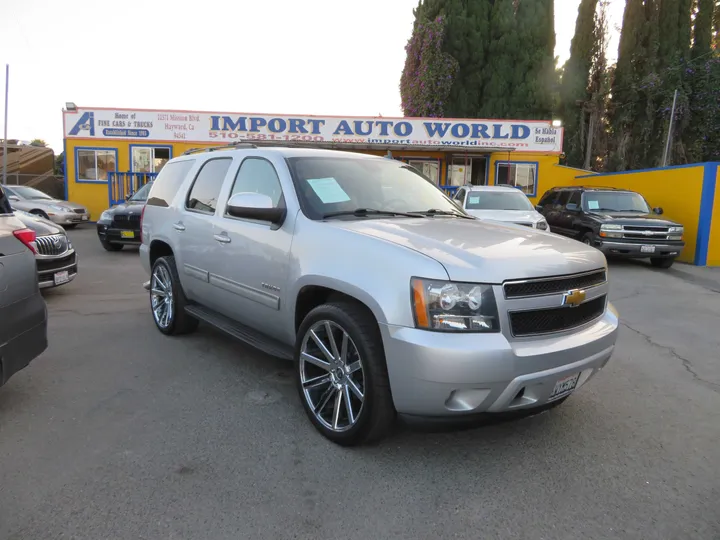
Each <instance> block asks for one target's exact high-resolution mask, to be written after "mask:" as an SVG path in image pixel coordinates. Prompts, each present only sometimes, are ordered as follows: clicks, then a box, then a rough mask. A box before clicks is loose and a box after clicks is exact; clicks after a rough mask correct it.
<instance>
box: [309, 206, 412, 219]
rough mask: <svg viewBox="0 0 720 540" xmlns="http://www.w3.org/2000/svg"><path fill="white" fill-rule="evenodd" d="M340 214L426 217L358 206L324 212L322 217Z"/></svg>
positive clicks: (326, 217)
mask: <svg viewBox="0 0 720 540" xmlns="http://www.w3.org/2000/svg"><path fill="white" fill-rule="evenodd" d="M338 216H357V217H366V216H402V217H413V218H418V217H425V216H424V215H422V214H421V213H409V212H393V211H392V210H376V209H374V208H356V209H355V210H345V211H344V212H330V213H329V214H323V215H322V216H321V219H328V218H332V217H338Z"/></svg>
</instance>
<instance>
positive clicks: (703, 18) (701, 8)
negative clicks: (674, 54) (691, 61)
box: [692, 0, 720, 58]
mask: <svg viewBox="0 0 720 540" xmlns="http://www.w3.org/2000/svg"><path fill="white" fill-rule="evenodd" d="M715 3H716V0H698V6H697V13H696V15H695V28H694V31H693V45H692V57H693V58H697V57H698V56H706V55H707V54H708V53H710V51H712V45H713V10H714V8H715ZM718 14H720V6H718V10H717V14H715V15H716V16H719V15H718Z"/></svg>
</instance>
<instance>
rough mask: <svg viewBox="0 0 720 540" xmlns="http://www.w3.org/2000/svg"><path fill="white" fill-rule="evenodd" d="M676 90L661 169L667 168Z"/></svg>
mask: <svg viewBox="0 0 720 540" xmlns="http://www.w3.org/2000/svg"><path fill="white" fill-rule="evenodd" d="M677 95H678V91H677V88H676V89H675V95H674V96H673V105H672V112H671V113H670V127H668V134H667V142H666V143H665V152H664V153H663V164H662V166H663V167H667V162H668V156H669V154H670V141H671V140H672V132H673V123H674V122H675V104H676V103H677Z"/></svg>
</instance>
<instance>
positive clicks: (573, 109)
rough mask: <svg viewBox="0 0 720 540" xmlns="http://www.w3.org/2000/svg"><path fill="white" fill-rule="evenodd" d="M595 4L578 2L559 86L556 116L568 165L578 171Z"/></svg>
mask: <svg viewBox="0 0 720 540" xmlns="http://www.w3.org/2000/svg"><path fill="white" fill-rule="evenodd" d="M597 7H598V0H581V2H580V6H579V8H578V16H577V20H576V22H575V35H574V37H573V39H572V42H571V44H570V58H569V59H568V61H567V62H566V63H565V66H564V67H563V72H562V82H561V83H560V105H559V108H558V115H559V117H560V118H562V119H563V122H564V125H565V134H566V137H565V142H564V145H565V148H564V150H565V155H566V159H567V163H568V165H570V166H572V167H580V166H581V165H582V164H583V162H584V151H585V141H586V130H587V124H588V122H587V121H586V114H585V113H586V112H587V107H586V103H587V102H588V101H589V100H590V98H591V94H590V88H589V80H590V70H591V69H592V67H593V57H594V55H595V54H596V52H597V49H598V42H597V33H596V31H595V23H596V12H597Z"/></svg>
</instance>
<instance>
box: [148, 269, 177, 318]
mask: <svg viewBox="0 0 720 540" xmlns="http://www.w3.org/2000/svg"><path fill="white" fill-rule="evenodd" d="M150 304H151V307H152V312H153V318H154V319H155V323H156V324H157V325H158V326H159V327H160V328H163V329H165V328H167V327H168V326H170V323H171V322H172V317H173V312H174V304H173V293H172V280H171V278H170V273H169V272H168V271H167V269H166V268H165V267H164V266H162V265H158V266H157V268H155V270H154V271H153V275H152V282H151V284H150Z"/></svg>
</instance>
